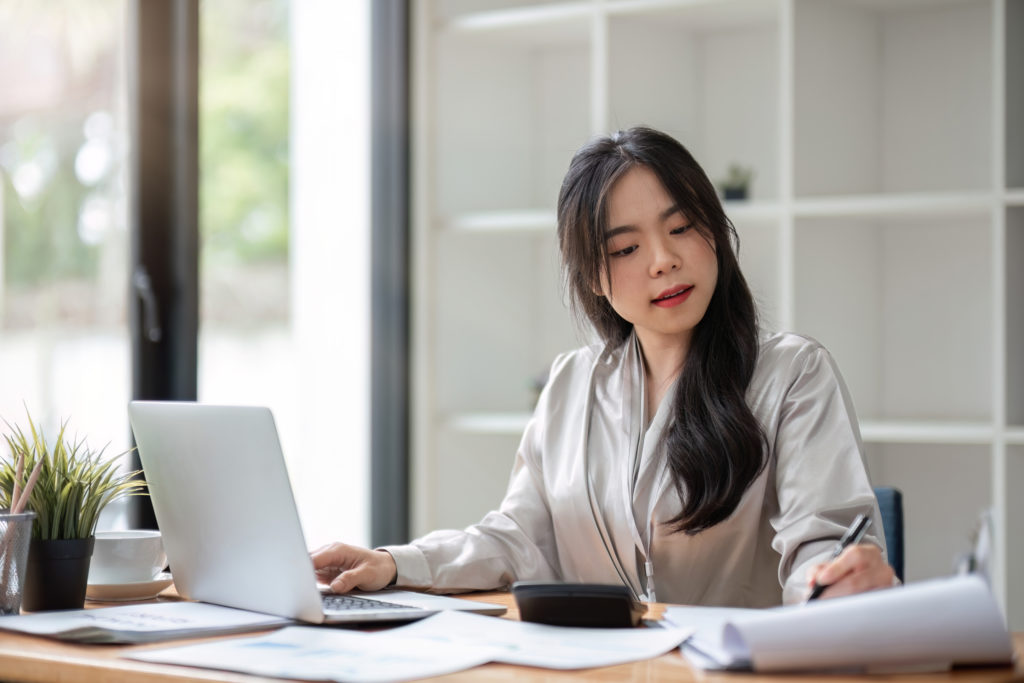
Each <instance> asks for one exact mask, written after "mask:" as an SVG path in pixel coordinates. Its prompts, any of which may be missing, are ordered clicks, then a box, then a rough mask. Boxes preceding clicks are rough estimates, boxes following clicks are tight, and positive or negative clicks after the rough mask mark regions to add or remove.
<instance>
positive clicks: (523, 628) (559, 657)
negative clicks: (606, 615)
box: [389, 612, 691, 669]
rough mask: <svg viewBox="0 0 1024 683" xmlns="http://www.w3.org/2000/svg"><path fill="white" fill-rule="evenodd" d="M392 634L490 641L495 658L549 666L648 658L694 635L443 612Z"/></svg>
mask: <svg viewBox="0 0 1024 683" xmlns="http://www.w3.org/2000/svg"><path fill="white" fill-rule="evenodd" d="M389 633H394V634H395V635H396V636H399V635H401V636H403V637H416V638H420V639H423V640H428V641H430V642H435V643H447V644H453V645H458V644H461V645H462V646H477V645H487V646H490V647H494V648H496V649H497V654H496V655H495V656H494V661H496V662H504V663H506V664H522V665H524V666H537V667H543V668H547V669H584V668H589V667H595V666H611V665H613V664H622V663H624V662H635V661H639V660H642V659H650V658H651V657H657V656H658V655H660V654H664V653H665V652H668V651H669V650H671V649H672V648H674V647H676V646H677V645H679V644H680V643H681V642H683V640H685V639H686V637H687V636H688V635H690V633H691V631H688V630H683V629H677V628H572V627H566V626H548V625H546V624H532V623H528V622H524V621H512V620H510V619H494V618H493V617H484V616H480V615H477V614H467V613H465V612H442V613H440V614H437V615H434V616H432V617H429V618H427V619H423V620H421V621H417V622H414V623H412V624H409V625H407V626H401V627H399V628H397V629H394V630H393V631H390V632H389Z"/></svg>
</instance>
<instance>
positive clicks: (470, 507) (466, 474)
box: [413, 429, 521, 535]
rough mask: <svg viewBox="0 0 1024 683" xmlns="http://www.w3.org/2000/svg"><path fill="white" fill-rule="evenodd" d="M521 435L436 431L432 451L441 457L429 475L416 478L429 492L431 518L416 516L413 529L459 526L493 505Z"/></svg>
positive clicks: (502, 490)
mask: <svg viewBox="0 0 1024 683" xmlns="http://www.w3.org/2000/svg"><path fill="white" fill-rule="evenodd" d="M520 436H521V435H518V434H516V435H509V436H505V437H501V438H497V439H496V438H493V437H490V436H488V437H481V436H478V435H474V434H458V433H453V432H450V431H447V430H445V429H441V430H439V431H438V432H437V434H436V437H435V438H436V449H435V451H434V452H436V453H443V454H444V457H443V458H438V460H437V462H436V463H434V466H433V467H432V468H431V471H430V472H429V474H426V473H425V481H421V482H419V483H420V485H421V486H422V485H424V484H425V485H426V488H427V489H428V491H429V493H428V496H427V499H428V500H429V501H430V502H431V506H430V508H429V509H428V511H427V512H426V516H427V517H429V519H417V520H415V523H414V526H415V527H416V528H414V529H413V533H414V534H416V535H420V534H425V533H427V532H429V531H433V530H434V529H461V528H463V527H466V526H468V525H470V524H475V523H476V522H479V521H480V520H481V519H482V518H483V516H484V515H486V514H487V512H489V511H490V510H494V509H496V508H497V507H498V505H499V504H500V503H501V500H502V498H504V495H505V489H506V488H508V478H509V474H511V472H512V465H513V464H514V462H515V456H516V449H517V448H518V446H519V442H520V440H521V439H520Z"/></svg>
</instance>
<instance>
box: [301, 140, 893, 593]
mask: <svg viewBox="0 0 1024 683" xmlns="http://www.w3.org/2000/svg"><path fill="white" fill-rule="evenodd" d="M558 237H559V244H560V250H561V254H562V263H563V267H564V269H565V272H566V276H567V279H568V284H569V287H570V290H571V294H572V298H573V302H574V306H575V308H576V310H577V311H578V312H580V313H582V314H583V315H584V316H585V317H586V318H587V319H588V320H589V322H590V323H591V324H592V325H593V327H594V328H595V329H596V331H597V332H598V333H599V334H600V336H601V338H602V340H603V343H601V344H597V345H594V346H591V347H587V348H583V349H579V350H577V351H574V352H571V353H568V354H565V355H562V356H560V357H559V358H558V359H556V360H555V362H554V364H553V366H552V368H551V372H550V376H549V379H548V383H547V386H546V387H545V389H544V391H543V392H542V394H541V397H540V400H539V401H538V405H537V408H536V410H535V412H534V415H533V418H532V420H531V421H530V423H529V425H528V426H527V428H526V431H525V433H524V435H523V439H522V443H521V445H520V447H519V450H518V452H517V454H516V459H515V464H514V467H513V471H512V477H511V481H510V483H509V488H508V491H507V493H506V496H505V499H504V501H503V502H502V504H501V506H500V508H499V509H498V510H497V511H494V512H491V513H489V514H488V515H487V516H486V517H484V519H483V520H482V521H481V522H480V523H479V524H476V525H474V526H471V527H469V528H467V529H465V530H462V531H437V532H433V533H431V534H428V535H427V536H424V537H423V538H420V539H418V540H416V541H414V542H412V543H411V544H409V545H405V546H389V547H386V548H382V549H378V550H366V549H361V548H354V547H352V546H347V545H344V544H340V543H337V544H332V545H329V546H326V547H324V548H321V549H320V550H318V551H316V552H314V553H313V561H314V565H315V567H316V568H317V572H318V576H319V577H320V579H321V580H323V581H324V582H325V583H329V584H330V586H331V588H332V589H333V590H335V591H337V592H346V591H349V590H353V589H356V588H358V589H362V590H375V589H378V588H383V587H385V586H388V585H398V586H402V587H408V588H418V589H427V590H431V591H435V592H458V591H465V590H474V589H481V590H486V589H494V588H499V587H502V586H505V585H508V584H509V583H511V582H512V581H516V580H523V579H533V580H552V581H570V582H594V583H620V582H621V583H624V584H626V585H627V586H629V587H630V588H631V589H632V590H633V592H634V593H635V594H636V595H637V596H638V597H641V598H644V599H647V600H651V601H654V600H656V599H657V600H660V601H663V602H672V603H683V604H692V605H698V604H703V605H736V606H748V607H762V606H771V605H777V604H779V603H781V602H785V603H792V602H797V601H800V600H803V599H806V597H807V595H808V593H809V590H810V587H811V585H812V584H813V583H815V582H818V583H820V584H822V585H827V586H828V587H827V588H826V590H825V592H824V594H823V597H835V596H838V595H844V594H849V593H854V592H859V591H864V590H869V589H873V588H879V587H884V586H890V585H892V584H893V581H894V579H893V572H892V570H891V568H890V567H889V566H888V564H887V563H886V561H885V556H884V550H883V542H882V540H881V539H882V538H883V535H882V526H881V520H880V517H879V514H878V509H877V505H876V502H875V499H874V495H873V492H872V489H871V486H870V484H869V482H868V478H867V476H866V473H865V471H864V466H863V459H862V454H861V448H860V440H859V431H858V428H857V423H856V418H855V416H854V412H853V406H852V404H851V402H850V399H849V396H848V394H847V391H846V388H845V385H844V384H843V382H842V379H841V377H840V375H839V372H838V370H837V368H836V366H835V364H834V362H833V360H832V358H831V356H830V355H829V354H828V352H827V351H826V350H825V349H824V348H823V347H822V346H821V345H819V344H818V343H817V342H814V341H813V340H810V339H807V338H805V337H800V336H797V335H792V334H777V335H774V336H769V337H767V338H765V339H761V340H759V339H758V327H757V320H756V311H755V307H754V303H753V299H752V297H751V294H750V290H749V288H748V287H747V284H746V281H745V280H744V278H743V275H742V273H741V272H740V269H739V265H738V263H737V260H736V254H735V251H734V246H733V244H734V241H735V231H734V229H733V227H732V225H731V224H730V223H729V221H728V219H727V218H726V216H725V214H724V212H723V210H722V207H721V204H720V202H719V201H718V197H717V195H716V193H715V190H714V187H713V186H712V185H711V183H710V182H709V181H708V179H707V176H706V175H705V174H704V172H703V170H702V169H701V168H700V166H699V165H698V164H697V162H696V161H695V160H694V159H693V157H692V156H691V155H690V154H689V152H688V151H687V150H686V149H685V148H684V147H683V146H682V145H681V144H679V143H678V142H677V141H675V140H674V139H672V138H671V137H669V136H667V135H664V134H663V133H659V132H657V131H654V130H651V129H647V128H633V129H630V130H627V131H624V132H619V133H617V134H615V135H614V136H611V137H608V138H600V139H597V140H595V141H593V142H591V143H590V144H588V145H586V146H585V147H583V148H582V149H581V150H579V151H578V152H577V153H576V155H575V156H574V157H573V160H572V163H571V164H570V167H569V171H568V173H567V175H566V177H565V180H564V182H563V184H562V188H561V192H560V193H559V198H558ZM858 513H864V514H868V515H870V517H871V518H872V520H873V526H872V530H873V535H869V536H868V537H866V539H865V541H866V542H864V543H862V544H859V545H854V546H850V547H849V548H847V549H846V550H845V551H844V552H843V553H842V555H840V556H839V557H838V558H836V559H835V560H834V561H831V562H828V559H829V554H830V553H831V551H832V550H833V548H834V547H835V543H836V541H837V540H838V539H839V538H840V537H841V536H842V534H843V532H844V531H845V529H846V527H847V526H848V525H849V523H850V522H851V521H852V520H853V519H854V517H855V516H856V515H857V514H858Z"/></svg>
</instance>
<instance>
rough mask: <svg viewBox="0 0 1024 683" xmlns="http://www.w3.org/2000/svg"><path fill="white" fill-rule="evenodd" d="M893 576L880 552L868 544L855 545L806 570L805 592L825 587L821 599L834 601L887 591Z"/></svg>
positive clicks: (894, 576) (893, 578)
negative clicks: (874, 591) (879, 590)
mask: <svg viewBox="0 0 1024 683" xmlns="http://www.w3.org/2000/svg"><path fill="white" fill-rule="evenodd" d="M895 578H896V574H895V573H894V572H893V569H892V567H890V566H889V563H888V562H886V561H885V556H884V555H882V549H881V548H879V547H878V546H877V545H874V544H872V543H858V544H857V545H851V546H850V547H848V548H847V549H846V550H844V551H843V552H842V553H841V554H840V555H839V557H837V558H836V559H834V560H832V561H831V562H824V563H822V564H816V565H814V566H812V567H811V568H810V569H808V570H807V591H808V593H810V591H811V588H812V587H813V586H814V584H815V583H817V584H821V585H824V586H828V587H827V588H826V589H825V591H824V592H823V593H822V594H821V597H822V598H838V597H839V596H841V595H853V594H854V593H863V592H864V591H870V590H875V589H877V588H889V587H891V586H892V585H893V584H894V583H895Z"/></svg>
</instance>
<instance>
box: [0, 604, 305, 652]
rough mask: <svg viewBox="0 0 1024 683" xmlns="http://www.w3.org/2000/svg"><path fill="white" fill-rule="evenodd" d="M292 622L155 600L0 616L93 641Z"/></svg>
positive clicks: (23, 627) (7, 622) (35, 629)
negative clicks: (114, 605) (151, 601)
mask: <svg viewBox="0 0 1024 683" xmlns="http://www.w3.org/2000/svg"><path fill="white" fill-rule="evenodd" d="M286 623H290V622H289V620H287V619H282V618H281V617H275V616H270V615H267V614H260V613H258V612H247V611H245V610H239V609H233V608H231V607H221V606H219V605H210V604H207V603H202V602H184V601H183V602H157V603H140V604H135V605H119V606H116V607H100V608H97V609H82V610H66V611H59V612H38V613H35V614H24V615H20V616H10V617H0V629H5V630H10V631H18V632H20V633H30V634H33V635H40V636H49V637H52V638H59V639H61V640H74V641H80V642H91V643H138V642H147V641H152V640H154V639H158V638H172V637H173V638H185V637H189V636H192V635H208V634H213V633H237V632H240V631H255V630H259V629H261V628H271V627H274V626H281V625H283V624H286Z"/></svg>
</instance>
